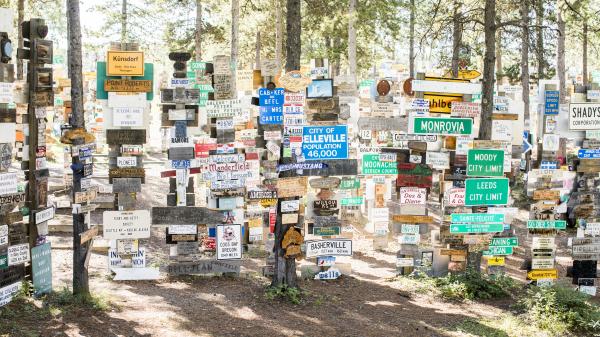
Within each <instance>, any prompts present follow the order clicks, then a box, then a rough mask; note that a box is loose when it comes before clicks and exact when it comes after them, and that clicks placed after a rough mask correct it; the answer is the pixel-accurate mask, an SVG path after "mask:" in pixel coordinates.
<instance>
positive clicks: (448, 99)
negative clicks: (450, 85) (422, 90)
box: [423, 94, 463, 114]
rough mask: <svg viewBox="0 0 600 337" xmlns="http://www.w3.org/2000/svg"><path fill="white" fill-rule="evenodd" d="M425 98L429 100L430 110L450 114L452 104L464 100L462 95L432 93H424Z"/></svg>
mask: <svg viewBox="0 0 600 337" xmlns="http://www.w3.org/2000/svg"><path fill="white" fill-rule="evenodd" d="M423 98H424V99H427V100H429V112H433V113H444V114H449V113H450V112H452V104H454V102H460V101H462V100H463V97H462V95H430V94H424V95H423Z"/></svg>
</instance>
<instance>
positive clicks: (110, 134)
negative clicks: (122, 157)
mask: <svg viewBox="0 0 600 337" xmlns="http://www.w3.org/2000/svg"><path fill="white" fill-rule="evenodd" d="M106 143H107V144H109V145H121V144H127V145H141V144H145V143H146V130H145V129H132V130H121V129H108V130H106Z"/></svg>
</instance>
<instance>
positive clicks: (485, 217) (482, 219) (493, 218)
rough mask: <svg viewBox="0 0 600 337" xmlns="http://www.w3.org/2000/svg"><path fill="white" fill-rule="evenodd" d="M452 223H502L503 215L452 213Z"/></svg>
mask: <svg viewBox="0 0 600 337" xmlns="http://www.w3.org/2000/svg"><path fill="white" fill-rule="evenodd" d="M450 220H451V222H452V223H504V214H488V213H453V214H451V215H450Z"/></svg>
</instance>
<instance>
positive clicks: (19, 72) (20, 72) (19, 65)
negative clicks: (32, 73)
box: [17, 0, 25, 80]
mask: <svg viewBox="0 0 600 337" xmlns="http://www.w3.org/2000/svg"><path fill="white" fill-rule="evenodd" d="M17 6H18V10H17V11H18V12H17V15H18V16H17V21H18V26H17V31H18V34H19V35H18V42H17V43H18V46H19V48H23V27H21V24H22V23H23V20H24V16H25V0H19V1H18V5H17ZM17 79H18V80H23V60H22V59H20V58H18V57H17Z"/></svg>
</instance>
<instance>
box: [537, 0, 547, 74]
mask: <svg viewBox="0 0 600 337" xmlns="http://www.w3.org/2000/svg"><path fill="white" fill-rule="evenodd" d="M535 24H536V28H535V32H536V36H537V38H536V56H537V64H538V67H537V78H538V81H539V80H541V79H543V78H544V77H545V75H544V68H545V67H546V61H545V60H544V30H543V29H542V25H543V24H544V0H536V6H535Z"/></svg>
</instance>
